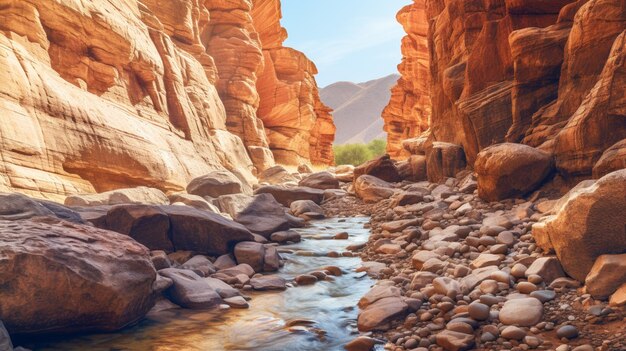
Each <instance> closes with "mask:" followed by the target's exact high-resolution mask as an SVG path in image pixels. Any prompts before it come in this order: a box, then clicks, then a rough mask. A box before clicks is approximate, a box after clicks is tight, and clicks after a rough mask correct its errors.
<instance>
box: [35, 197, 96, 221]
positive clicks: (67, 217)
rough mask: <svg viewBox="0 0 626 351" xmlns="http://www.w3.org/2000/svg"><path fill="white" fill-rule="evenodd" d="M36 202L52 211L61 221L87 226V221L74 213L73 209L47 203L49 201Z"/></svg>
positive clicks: (54, 203)
mask: <svg viewBox="0 0 626 351" xmlns="http://www.w3.org/2000/svg"><path fill="white" fill-rule="evenodd" d="M33 200H35V199H33ZM35 201H37V202H38V203H40V204H41V205H42V206H43V207H45V208H47V209H48V210H50V211H52V213H53V214H54V216H55V217H57V218H59V219H62V220H64V221H68V222H72V223H78V224H87V221H85V220H84V219H83V218H82V216H81V215H80V213H78V212H76V211H74V210H73V209H71V208H69V207H66V206H63V205H61V204H59V203H56V202H53V201H47V200H35Z"/></svg>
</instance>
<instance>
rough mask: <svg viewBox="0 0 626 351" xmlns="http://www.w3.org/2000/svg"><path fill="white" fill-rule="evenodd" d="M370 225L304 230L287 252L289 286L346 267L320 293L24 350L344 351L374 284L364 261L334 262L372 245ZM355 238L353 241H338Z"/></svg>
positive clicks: (149, 320)
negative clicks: (361, 301) (311, 275)
mask: <svg viewBox="0 0 626 351" xmlns="http://www.w3.org/2000/svg"><path fill="white" fill-rule="evenodd" d="M368 221H369V218H367V217H358V218H345V219H337V218H332V219H325V220H319V221H313V222H312V223H311V225H310V226H308V227H307V228H300V229H296V230H297V231H298V232H299V233H300V234H301V235H302V241H301V242H300V243H297V244H292V245H284V246H280V247H279V250H280V251H281V256H282V257H283V259H285V260H286V262H285V265H284V267H282V268H281V269H280V271H279V272H278V273H277V274H278V275H280V276H282V277H284V278H285V279H287V280H291V279H293V278H294V277H295V276H297V275H300V274H306V273H309V272H312V271H316V270H319V269H321V268H322V267H325V266H337V267H340V268H341V269H342V270H343V271H344V274H343V275H342V276H339V277H334V279H333V280H332V281H330V280H325V281H320V282H317V283H316V284H314V285H308V286H298V287H290V288H288V289H287V290H285V291H269V292H246V294H247V295H249V296H250V297H252V300H251V301H249V304H250V308H249V309H242V310H238V309H230V310H228V311H223V310H217V311H193V310H184V309H174V310H165V311H160V312H157V313H150V314H149V315H148V316H147V317H146V319H145V320H144V321H142V322H141V323H139V324H138V325H136V326H134V327H131V328H127V329H125V330H123V331H120V332H117V333H111V334H95V335H94V334H90V335H84V336H75V337H72V338H69V339H68V338H67V337H65V338H63V339H56V340H50V339H48V340H35V341H31V343H29V342H24V344H26V345H24V346H26V347H30V348H32V349H33V350H37V351H38V350H49V351H52V350H54V351H57V350H59V351H60V350H63V351H67V350H92V351H122V350H123V351H146V350H152V351H170V350H171V351H174V350H176V351H181V350H185V351H186V350H198V351H213V350H215V351H218V350H233V351H245V350H255V351H286V350H289V351H299V350H302V351H304V350H327V351H330V350H343V345H345V344H346V343H348V342H350V341H351V340H352V339H354V338H355V337H356V336H358V331H357V325H356V318H357V314H358V307H357V303H358V301H359V299H360V298H361V297H362V296H363V295H365V293H367V292H368V291H369V289H370V287H371V286H372V284H373V283H374V282H373V280H372V279H370V278H369V277H368V276H366V275H365V273H356V271H355V270H356V268H358V267H359V266H360V264H361V259H360V258H359V257H358V256H357V257H337V258H331V257H327V256H326V253H328V252H330V251H336V252H340V253H341V252H343V251H345V248H346V247H347V246H348V245H353V244H360V243H364V242H366V241H367V239H368V236H369V230H368V229H366V228H364V224H366V223H367V222H368ZM339 232H348V233H349V235H350V237H349V239H348V240H334V239H333V238H332V237H333V235H335V234H336V233H339Z"/></svg>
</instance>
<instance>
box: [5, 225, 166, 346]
mask: <svg viewBox="0 0 626 351" xmlns="http://www.w3.org/2000/svg"><path fill="white" fill-rule="evenodd" d="M0 232H1V233H2V240H0V286H1V287H2V288H1V289H0V301H2V303H0V320H2V321H3V322H4V323H5V325H6V327H7V329H8V330H9V332H10V333H11V334H34V333H43V332H45V333H55V334H57V333H76V332H93V331H114V330H118V329H122V328H124V327H126V326H128V325H131V324H133V323H136V322H137V321H139V320H140V319H141V318H143V317H144V315H145V314H146V313H147V312H148V311H149V310H150V308H152V306H153V305H154V296H153V283H154V282H155V280H156V271H155V269H154V267H153V265H152V262H151V260H150V252H149V251H148V249H146V248H145V247H144V246H142V245H140V244H139V243H137V242H135V241H134V240H133V239H131V238H130V237H128V236H126V235H122V234H118V233H115V232H111V231H106V230H102V229H98V228H95V227H91V226H86V225H81V224H75V223H71V222H67V221H63V220H60V219H57V218H51V217H38V218H33V219H31V220H19V221H0Z"/></svg>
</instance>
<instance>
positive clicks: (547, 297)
mask: <svg viewBox="0 0 626 351" xmlns="http://www.w3.org/2000/svg"><path fill="white" fill-rule="evenodd" d="M530 297H534V298H536V299H537V300H539V301H541V302H548V301H552V300H554V298H555V297H556V292H554V290H537V291H533V292H531V293H530Z"/></svg>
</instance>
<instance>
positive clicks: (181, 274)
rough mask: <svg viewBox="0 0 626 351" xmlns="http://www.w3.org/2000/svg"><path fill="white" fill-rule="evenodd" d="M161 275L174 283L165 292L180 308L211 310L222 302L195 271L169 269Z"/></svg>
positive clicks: (162, 271) (164, 270)
mask: <svg viewBox="0 0 626 351" xmlns="http://www.w3.org/2000/svg"><path fill="white" fill-rule="evenodd" d="M159 274H160V275H162V276H164V277H166V278H169V279H171V280H172V281H173V282H174V284H173V285H172V286H171V287H170V288H169V289H167V291H165V295H166V296H167V297H169V299H170V300H172V302H174V303H175V304H177V305H179V306H180V307H183V308H189V309H194V310H199V309H210V308H213V307H216V306H218V305H219V304H220V303H221V302H222V298H221V297H220V295H219V294H218V293H217V292H216V291H215V290H213V289H212V288H211V285H210V284H209V283H208V282H207V281H206V280H205V279H203V278H202V277H200V276H199V275H197V274H196V273H195V272H194V271H191V270H188V269H177V268H167V269H162V270H160V271H159Z"/></svg>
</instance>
